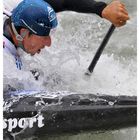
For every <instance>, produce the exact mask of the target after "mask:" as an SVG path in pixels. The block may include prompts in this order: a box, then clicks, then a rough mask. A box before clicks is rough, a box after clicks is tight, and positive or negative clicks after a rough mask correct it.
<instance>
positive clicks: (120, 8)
mask: <svg viewBox="0 0 140 140" xmlns="http://www.w3.org/2000/svg"><path fill="white" fill-rule="evenodd" d="M102 17H103V18H105V19H107V20H109V21H110V22H112V24H114V25H115V26H116V27H120V26H123V25H125V24H126V21H127V20H129V16H128V12H127V10H126V8H125V5H124V4H123V3H121V2H120V1H118V0H115V1H113V2H111V3H110V4H108V5H107V6H106V7H105V8H104V9H103V11H102Z"/></svg>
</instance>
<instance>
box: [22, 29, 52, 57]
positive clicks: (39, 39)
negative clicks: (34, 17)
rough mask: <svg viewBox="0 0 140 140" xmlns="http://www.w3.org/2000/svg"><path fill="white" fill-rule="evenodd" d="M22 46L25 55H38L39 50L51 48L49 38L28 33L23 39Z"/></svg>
mask: <svg viewBox="0 0 140 140" xmlns="http://www.w3.org/2000/svg"><path fill="white" fill-rule="evenodd" d="M23 45H24V48H25V51H26V52H27V53H29V54H31V55H35V54H36V53H40V51H41V49H43V48H44V47H45V46H48V47H50V46H51V38H50V36H38V35H35V34H31V35H29V31H28V32H27V34H26V36H25V37H24V40H23Z"/></svg>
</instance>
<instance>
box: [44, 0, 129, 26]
mask: <svg viewBox="0 0 140 140" xmlns="http://www.w3.org/2000/svg"><path fill="white" fill-rule="evenodd" d="M44 1H46V2H48V3H49V4H50V5H51V6H52V7H53V8H54V10H55V11H56V12H61V11H66V10H69V11H75V12H81V13H95V14H97V15H99V16H100V17H102V18H105V19H107V20H109V21H110V22H111V23H112V24H114V25H115V26H116V27H120V26H123V25H125V24H126V22H127V20H129V15H128V12H127V10H126V8H125V5H124V4H123V3H122V2H120V1H119V0H113V1H112V2H111V3H109V4H106V3H104V2H96V1H94V0H44Z"/></svg>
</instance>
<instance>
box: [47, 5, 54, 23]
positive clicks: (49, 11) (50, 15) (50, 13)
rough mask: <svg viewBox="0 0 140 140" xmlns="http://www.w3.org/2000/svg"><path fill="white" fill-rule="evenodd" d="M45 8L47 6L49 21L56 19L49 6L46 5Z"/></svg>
mask: <svg viewBox="0 0 140 140" xmlns="http://www.w3.org/2000/svg"><path fill="white" fill-rule="evenodd" d="M47 8H48V13H49V20H50V22H52V21H53V20H55V19H56V14H55V12H54V10H53V9H52V8H51V7H50V6H48V7H47Z"/></svg>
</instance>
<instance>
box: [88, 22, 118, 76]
mask: <svg viewBox="0 0 140 140" xmlns="http://www.w3.org/2000/svg"><path fill="white" fill-rule="evenodd" d="M114 30H115V26H114V25H113V24H112V25H111V26H110V28H109V30H108V32H107V34H106V36H105V37H104V39H103V41H102V43H101V45H100V46H99V48H98V50H97V52H96V54H95V56H94V58H93V60H92V62H91V63H90V65H89V67H88V72H87V73H86V74H87V75H90V74H91V73H92V72H93V70H94V68H95V66H96V64H97V62H98V60H99V58H100V56H101V54H102V52H103V50H104V48H105V46H106V44H107V42H108V41H109V38H110V37H111V35H112V33H113V31H114Z"/></svg>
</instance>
